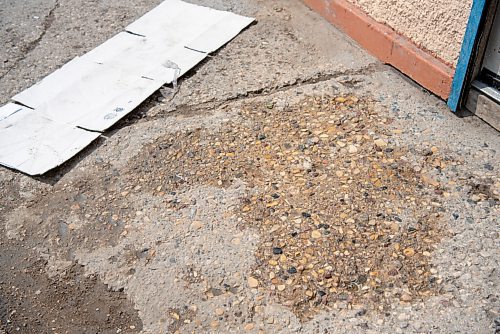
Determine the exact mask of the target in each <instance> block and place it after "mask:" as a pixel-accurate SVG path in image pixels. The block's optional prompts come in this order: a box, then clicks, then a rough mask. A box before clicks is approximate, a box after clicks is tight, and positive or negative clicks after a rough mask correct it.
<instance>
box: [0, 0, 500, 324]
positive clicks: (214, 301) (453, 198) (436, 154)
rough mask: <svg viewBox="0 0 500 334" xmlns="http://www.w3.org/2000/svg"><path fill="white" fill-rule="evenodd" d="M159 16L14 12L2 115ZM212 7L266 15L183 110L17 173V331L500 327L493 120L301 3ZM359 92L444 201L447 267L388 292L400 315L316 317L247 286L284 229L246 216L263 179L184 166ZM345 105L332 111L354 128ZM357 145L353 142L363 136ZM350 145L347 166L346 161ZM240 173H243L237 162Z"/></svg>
mask: <svg viewBox="0 0 500 334" xmlns="http://www.w3.org/2000/svg"><path fill="white" fill-rule="evenodd" d="M157 3H158V1H134V2H132V1H106V2H98V1H90V0H88V1H73V0H66V1H62V0H60V1H59V2H57V3H55V2H37V1H27V2H23V4H22V5H21V4H20V3H19V2H14V1H10V2H9V1H3V2H2V3H1V4H2V6H1V8H2V12H1V14H0V15H1V21H0V22H1V23H0V25H1V27H0V29H1V31H2V33H1V34H0V41H1V43H2V44H5V45H8V46H9V45H10V46H9V47H8V48H7V51H2V52H4V53H2V62H3V63H2V64H3V65H2V66H3V68H2V72H1V73H2V74H1V75H0V96H1V97H2V102H6V101H8V98H9V97H10V96H11V95H13V94H14V93H16V92H18V91H20V90H22V89H24V88H26V87H28V86H30V85H31V84H33V83H35V82H36V81H38V80H39V79H40V78H42V77H43V76H45V75H47V74H48V73H50V72H51V71H53V70H54V69H56V68H57V67H59V66H61V65H62V64H64V63H65V62H66V61H68V60H69V59H71V58H72V57H74V56H76V55H80V54H82V53H84V52H86V51H88V50H90V49H92V48H93V47H95V46H96V45H98V44H99V43H101V42H103V41H105V40H106V39H107V38H109V37H111V36H112V35H113V34H115V33H116V32H118V31H120V30H121V29H122V28H123V27H124V26H125V25H127V24H128V23H130V22H131V21H133V20H134V19H136V18H137V17H138V16H140V15H141V14H142V13H144V12H146V11H147V10H149V9H151V8H153V7H154V5H155V4H157ZM196 3H199V4H204V5H209V6H213V7H215V8H218V9H226V10H232V11H235V12H237V13H239V14H244V15H250V16H255V17H256V18H257V23H256V24H254V25H253V26H251V27H250V28H249V29H247V30H245V31H244V32H243V33H242V34H240V35H239V36H238V37H236V38H235V39H234V40H233V41H232V42H231V43H229V44H228V45H227V46H225V47H224V48H222V49H221V50H220V51H218V52H216V53H215V54H214V55H213V57H211V58H210V59H208V60H207V61H206V62H204V63H202V64H200V66H198V67H197V68H196V69H195V70H194V71H192V73H190V74H189V75H188V76H186V77H185V78H184V79H182V81H181V82H180V89H179V91H178V92H177V94H176V95H175V97H173V98H167V99H165V98H164V97H162V95H161V94H159V93H157V94H155V95H154V96H153V97H151V98H150V99H149V100H148V101H146V102H145V103H143V104H142V105H141V106H140V107H139V108H138V110H137V111H136V112H135V113H133V114H132V115H131V116H130V117H129V118H127V119H126V120H124V121H122V122H120V123H119V124H118V125H117V126H116V127H114V128H113V129H111V130H110V131H109V132H107V133H105V134H104V136H103V137H102V138H101V139H100V140H99V141H98V142H96V143H95V144H94V145H92V147H90V148H88V149H87V150H86V151H84V152H82V153H81V154H80V155H79V156H77V157H76V158H75V159H73V160H72V161H70V162H69V163H67V164H65V165H64V166H62V167H61V168H59V169H57V170H56V171H54V172H52V173H49V175H46V176H44V177H41V178H29V177H27V176H25V175H22V174H19V173H16V172H13V171H10V170H8V169H5V168H2V169H0V184H1V196H0V209H1V211H0V217H1V220H0V221H1V222H2V224H1V226H0V228H1V233H0V235H1V237H0V251H1V252H0V253H2V254H6V255H5V256H4V257H3V258H2V260H3V261H2V263H4V265H3V266H2V267H3V268H10V269H8V270H2V271H1V272H0V275H1V276H0V277H1V279H0V300H1V302H0V320H1V323H0V328H2V327H3V328H4V330H5V331H6V332H15V331H16V330H17V328H19V330H18V331H17V332H25V333H31V332H39V333H40V332H49V331H51V330H52V328H55V331H57V332H61V333H63V332H68V333H73V332H79V331H83V332H84V331H85V330H87V329H92V330H94V331H95V332H109V333H116V332H122V333H124V332H130V333H135V332H140V331H142V332H144V333H160V332H169V333H170V332H172V333H175V332H176V331H178V332H179V333H184V332H186V333H187V332H192V331H194V332H197V333H198V332H201V333H210V332H221V333H241V332H254V333H258V332H259V331H262V332H265V333H323V332H325V333H326V332H328V333H357V332H359V333H397V332H401V333H403V332H404V333H422V332H424V333H427V332H433V333H450V332H455V333H472V332H474V333H491V332H494V330H495V329H494V328H495V324H494V322H495V320H496V319H498V314H497V312H498V307H499V302H498V292H497V291H498V275H496V270H497V269H496V268H498V218H497V217H498V208H499V206H498V196H499V191H500V190H499V186H500V184H499V180H498V177H499V175H498V166H499V156H498V151H499V149H500V147H499V146H500V141H499V140H498V139H499V135H498V132H496V131H495V130H493V129H491V128H490V127H488V126H487V125H486V124H484V123H482V122H481V121H480V120H478V119H476V118H464V119H460V118H457V117H455V115H453V114H452V113H451V112H449V110H448V109H447V107H446V104H445V103H444V102H443V101H441V100H440V99H438V98H436V97H435V96H433V95H431V94H429V93H428V92H426V91H424V90H422V89H421V88H419V87H418V86H416V85H415V84H414V83H412V82H411V81H410V80H408V79H406V78H404V77H403V76H402V75H400V74H399V73H398V72H397V71H395V70H393V69H392V68H390V67H387V66H385V65H383V64H381V63H379V62H377V61H376V60H375V59H374V58H373V57H371V56H370V55H368V54H367V53H366V52H365V51H363V50H361V49H360V48H359V47H358V46H357V45H356V44H355V43H353V42H352V41H351V40H350V39H349V38H347V37H345V36H344V35H343V34H342V33H341V32H339V31H338V30H336V29H335V28H333V27H332V26H330V25H329V24H327V23H326V22H325V21H324V20H322V19H321V18H320V17H319V16H318V15H316V14H315V13H313V12H311V11H310V10H309V9H307V8H306V7H305V6H304V5H302V3H301V2H300V1H298V0H297V1H295V0H294V1H285V0H282V1H273V2H269V1H259V0H249V1H222V0H198V1H196ZM34 16H38V17H39V18H38V19H36V20H34V19H33V17H34ZM12 44H15V45H16V46H17V49H16V46H13V45H12ZM6 59H8V61H7V62H6V61H5V60H6ZM344 96H347V97H349V96H356V97H357V98H358V99H360V100H362V101H366V105H367V106H369V108H368V107H367V108H368V111H369V112H370V113H373V115H377V116H376V118H377V119H379V120H380V122H381V124H382V125H380V126H381V128H380V129H378V128H372V125H373V124H372V123H367V126H368V125H369V127H368V128H367V129H366V130H365V132H364V134H365V135H366V136H368V137H369V138H372V137H374V138H376V137H377V136H381V137H383V138H385V140H386V141H387V142H388V143H389V145H390V147H391V148H394V149H395V150H397V151H399V150H400V151H401V152H405V153H404V155H403V159H402V160H401V164H402V165H404V166H406V167H405V168H408V170H411V173H412V174H411V175H415V178H417V179H418V180H420V181H419V182H420V184H421V186H422V188H423V189H427V188H426V187H430V188H429V189H430V190H432V191H431V193H432V196H433V198H435V200H436V201H437V202H436V203H435V204H429V203H426V205H423V204H422V210H423V211H425V210H426V207H427V206H428V205H427V204H429V205H430V206H432V205H435V206H436V208H437V209H436V212H437V213H438V217H439V219H438V222H439V224H438V226H439V231H436V233H437V234H438V235H439V237H440V239H439V240H440V241H438V242H433V243H432V252H431V254H430V257H429V258H428V259H426V258H421V261H422V263H423V264H422V268H432V270H433V271H432V277H433V278H432V280H433V282H437V283H436V284H437V288H436V291H434V292H433V293H432V294H431V295H429V296H423V297H419V298H416V299H411V298H410V299H408V298H403V297H402V295H403V294H405V293H407V292H408V291H406V290H405V289H409V288H408V286H407V285H405V284H406V283H404V282H403V283H401V284H402V285H397V287H396V288H397V289H396V288H387V290H386V291H385V292H384V293H383V295H384V296H385V295H387V296H385V297H384V298H388V299H390V298H392V299H391V300H394V303H392V304H389V305H384V306H382V304H380V305H378V306H380V307H381V309H377V307H376V306H377V304H376V303H374V302H373V301H371V300H367V299H363V298H361V299H359V300H357V301H352V302H344V301H342V300H341V301H338V300H337V301H335V302H331V303H329V304H327V305H325V306H321V307H320V310H319V312H317V313H314V315H313V316H312V318H309V319H308V321H304V319H301V318H300V315H298V314H296V313H294V312H292V311H293V307H292V306H290V305H287V304H286V303H284V302H283V300H282V299H279V298H278V295H277V294H276V293H274V292H273V291H274V290H270V287H269V286H268V285H266V284H267V283H264V282H265V280H264V279H262V280H261V286H259V287H258V288H250V287H249V286H248V277H250V276H255V275H257V274H258V273H259V272H261V271H262V270H265V268H266V267H265V263H264V264H263V262H262V258H261V257H260V255H259V254H260V253H259V249H261V248H262V247H265V245H263V242H264V241H263V240H266V238H267V237H268V236H269V235H272V234H273V233H274V232H273V231H272V230H266V229H265V228H262V229H261V228H260V227H258V226H257V225H256V222H254V221H250V222H245V221H244V219H243V220H242V219H240V218H241V217H242V216H241V212H240V211H241V210H242V209H241V201H242V200H243V199H244V198H247V197H251V196H252V194H255V193H258V192H259V191H264V190H265V189H266V186H265V185H261V184H260V183H259V178H257V177H255V178H252V177H249V176H246V177H235V178H234V179H232V180H231V182H230V184H225V183H224V182H222V180H221V182H220V183H218V181H217V180H216V179H210V178H206V177H204V176H203V175H204V174H208V175H212V174H210V173H209V172H210V171H209V170H208V169H210V168H212V169H213V168H214V167H213V166H212V167H210V166H208V165H207V167H206V168H203V166H197V165H193V167H192V168H191V169H189V168H188V169H187V170H185V169H184V167H183V166H184V165H183V164H180V163H178V161H187V162H189V161H191V160H182V159H184V158H183V154H185V155H186V156H189V150H190V147H191V146H192V147H193V150H194V147H201V149H199V150H197V151H196V153H197V154H203V152H209V151H210V147H211V146H210V145H209V144H210V142H209V140H208V139H210V140H213V141H215V142H217V140H219V141H220V142H223V143H226V144H228V145H230V143H231V140H230V138H229V139H228V138H227V136H228V134H229V133H230V132H231V131H230V130H231V127H238V126H241V127H243V128H245V129H250V130H249V131H250V132H251V135H250V136H249V137H248V138H246V139H245V137H244V136H243V137H242V138H243V139H241V138H240V137H238V135H237V134H234V133H232V134H231V136H234V138H235V139H234V142H235V143H236V144H237V145H243V146H244V145H247V144H248V142H252V141H254V140H255V136H257V135H258V134H259V131H261V129H264V128H265V127H266V124H269V125H268V126H269V127H270V128H271V125H272V126H277V128H278V129H279V124H278V125H275V119H277V118H278V117H282V114H281V113H285V112H287V111H288V112H290V114H289V115H291V116H290V117H298V118H300V117H301V116H300V115H301V114H302V113H311V112H313V111H314V110H311V106H310V105H309V104H307V103H306V102H307V101H309V100H310V99H320V100H321V99H324V100H326V101H330V100H332V99H335V98H336V97H344ZM291 110H294V111H293V112H292V111H291ZM346 110H347V109H345V110H341V109H339V110H335V111H332V113H333V116H335V117H337V116H338V117H341V118H342V116H341V115H342V112H345V113H346V117H347V116H348V114H349V111H346ZM329 112H330V111H329ZM248 113H250V115H253V114H255V115H257V114H258V115H260V116H255V117H256V118H252V117H248ZM252 113H253V114H252ZM286 115H288V114H286ZM349 115H350V114H349ZM360 115H361V114H360ZM351 116H352V115H351ZM351 116H349V117H351ZM283 117H285V119H287V118H286V117H288V116H283ZM321 117H323V116H321ZM280 119H281V118H280ZM300 119H301V121H303V122H304V123H303V124H304V126H312V125H314V124H316V123H315V120H314V118H311V119H310V120H308V119H303V118H300ZM287 124H288V123H287ZM339 124H341V123H339ZM284 125H285V124H284ZM320 125H321V124H320ZM272 128H273V129H274V127H272ZM252 131H255V133H253V132H252ZM274 133H277V134H278V135H281V134H280V133H279V131H277V132H274ZM283 135H284V136H285V135H286V134H283ZM197 136H201V137H197ZM342 136H344V137H342ZM342 136H341V137H339V140H343V138H350V137H349V136H351V134H350V133H349V131H346V132H345V133H343V134H342ZM204 138H206V140H203V139H204ZM217 138H219V139H217ZM288 138H289V140H293V137H288ZM282 144H284V143H282ZM334 146H335V145H332V151H331V154H332V156H331V158H332V159H339V160H340V161H344V160H342V159H345V158H343V155H342V154H343V153H342V150H339V151H335V150H334V149H333V147H334ZM223 149H225V148H223ZM171 150H178V151H179V152H181V153H183V154H180V155H179V158H177V159H175V158H174V159H172V158H171V157H170V156H169V155H167V153H165V152H170V151H171ZM214 152H216V150H214ZM380 153H382V152H380ZM247 154H248V157H247V156H245V155H246V154H244V153H242V154H240V155H239V156H236V157H234V158H233V160H234V161H241V159H244V158H248V159H249V160H248V161H251V162H252V163H251V165H250V166H249V170H250V171H254V172H252V173H258V172H259V170H260V171H262V168H260V167H258V166H257V165H256V162H255V161H258V160H257V158H258V157H256V156H255V154H254V153H252V152H250V150H249V151H248V153H247ZM374 154H375V155H373V156H371V157H372V158H373V157H376V154H378V153H376V152H374ZM382 154H385V153H382ZM195 156H196V155H195ZM195 156H194V157H195ZM169 157H170V158H169ZM174 157H175V156H174ZM252 159H255V160H252ZM176 160H178V161H176ZM233 160H229V161H230V162H228V163H229V166H231V167H234V168H236V167H238V166H239V165H235V164H233V163H231V161H233ZM189 163H190V162H189ZM249 164H250V163H249ZM191 172H192V173H193V174H194V175H193V176H192V178H191V177H190V178H189V179H186V178H185V177H184V174H189V173H191ZM262 172H265V171H262ZM249 174H251V173H249ZM172 182H174V183H175V184H177V186H176V187H177V188H175V194H173V193H172V191H173V190H172ZM325 182H326V181H325ZM404 191H409V192H410V194H417V193H418V192H415V193H413V192H412V191H413V190H412V189H406V190H404ZM415 191H417V190H415ZM353 195H354V194H353ZM394 202H397V201H394ZM318 203H319V202H318ZM420 203H421V202H420ZM321 205H324V204H321ZM331 205H335V204H333V203H332V204H331ZM353 205H355V204H353ZM388 205H389V204H388ZM322 209H325V210H326V207H322V208H318V210H319V211H321V210H322ZM413 218H414V217H413ZM408 219H410V220H411V219H412V217H409V218H408ZM334 221H335V219H333V220H332V224H333V223H334ZM252 224H254V225H255V226H252ZM403 242H404V240H403ZM354 260H355V261H360V260H361V259H359V258H356V257H355V258H354ZM354 260H353V261H354ZM401 261H403V260H401ZM30 268H31V269H30ZM426 270H427V269H426ZM424 271H425V270H424ZM410 278H411V279H413V278H414V277H413V276H411V277H410ZM415 279H416V278H415ZM403 280H404V278H403ZM82 282H83V283H82ZM398 284H399V283H398ZM13 286H15V287H17V288H15V289H14V288H13ZM69 287H71V288H69ZM398 289H399V290H398ZM85 291H90V292H92V293H87V294H84V293H83V292H85ZM410 292H411V293H412V294H413V295H415V294H417V292H418V291H414V290H412V291H410ZM51 296H54V297H53V298H51ZM80 296H81V297H80ZM99 296H100V297H99ZM400 298H403V299H404V300H400ZM53 305H58V306H57V307H54V306H53ZM59 305H60V306H59ZM374 305H375V308H373V307H374ZM80 309H81V311H79V310H80ZM116 310H119V312H118V311H116ZM13 311H15V312H13ZM108 314H109V316H108ZM120 315H121V316H120ZM35 318H38V319H41V320H39V321H35V320H33V319H35ZM69 319H71V320H69Z"/></svg>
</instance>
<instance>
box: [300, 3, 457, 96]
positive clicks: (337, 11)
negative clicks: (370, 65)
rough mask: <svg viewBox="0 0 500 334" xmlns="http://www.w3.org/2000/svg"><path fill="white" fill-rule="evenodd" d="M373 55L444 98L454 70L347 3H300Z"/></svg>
mask: <svg viewBox="0 0 500 334" xmlns="http://www.w3.org/2000/svg"><path fill="white" fill-rule="evenodd" d="M303 1H304V3H305V4H306V5H307V6H308V7H309V8H311V9H312V10H314V11H316V12H318V13H319V14H321V15H322V16H323V17H324V18H325V19H327V20H328V21H329V22H330V23H332V24H333V25H335V26H336V27H338V28H339V29H340V30H342V31H343V32H345V33H346V34H347V35H349V36H350V37H351V38H352V39H354V40H355V41H356V42H358V43H359V44H360V45H361V46H362V47H363V48H365V49H366V50H367V51H368V52H370V53H371V54H372V55H374V56H375V57H377V58H378V59H380V60H381V61H383V62H384V63H387V64H390V65H392V66H394V67H396V68H397V69H398V70H400V71H401V72H403V73H404V74H406V75H407V76H409V77H410V78H411V79H413V80H415V81H416V82H417V83H419V84H420V85H422V86H423V87H425V88H426V89H428V90H429V91H431V92H432V93H434V94H436V95H438V96H439V97H441V98H443V99H445V100H446V99H447V98H448V97H449V95H450V91H451V85H452V81H453V76H454V73H455V70H454V69H453V68H451V67H450V66H448V65H447V64H446V63H444V62H443V61H442V60H440V59H438V58H436V57H435V56H433V55H431V54H430V53H428V52H426V51H424V50H422V49H421V48H419V47H418V46H417V45H415V44H414V43H413V42H411V41H410V40H408V39H407V38H405V37H403V36H401V35H400V34H398V33H396V32H395V31H394V30H393V29H391V28H389V27H388V26H386V25H384V24H382V23H379V22H377V21H375V20H374V19H372V18H371V17H369V16H368V15H367V14H366V13H365V12H364V11H362V10H361V9H360V8H358V7H356V6H355V5H353V4H351V3H349V2H347V1H346V0H303Z"/></svg>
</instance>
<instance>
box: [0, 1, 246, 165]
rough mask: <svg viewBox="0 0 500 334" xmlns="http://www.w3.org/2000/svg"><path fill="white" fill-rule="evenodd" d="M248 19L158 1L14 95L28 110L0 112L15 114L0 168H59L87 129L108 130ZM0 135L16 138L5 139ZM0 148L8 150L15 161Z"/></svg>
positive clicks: (84, 139) (84, 142) (85, 140)
mask: <svg viewBox="0 0 500 334" xmlns="http://www.w3.org/2000/svg"><path fill="white" fill-rule="evenodd" d="M252 21H253V19H252V18H247V17H243V16H239V15H236V14H232V13H229V12H224V11H218V10H214V9H211V8H207V7H202V6H197V5H192V4H188V3H185V2H183V1H180V0H165V1H164V2H162V3H161V4H160V5H159V6H158V7H156V8H155V9H153V10H151V11H150V12H148V13H146V14H145V15H144V16H143V17H141V18H139V19H138V20H137V21H135V22H134V23H132V24H130V25H129V26H128V27H127V28H126V31H124V32H121V33H119V34H117V35H115V36H114V37H112V38H110V39H109V40H108V41H106V42H105V43H103V44H101V45H100V46H98V47H97V48H95V49H94V50H92V51H90V52H88V53H87V54H85V55H83V56H81V57H76V58H74V59H73V60H72V61H70V62H69V63H67V64H66V65H64V66H63V67H61V68H60V69H59V70H57V71H55V72H53V73H52V74H50V75H49V76H47V77H46V78H44V79H43V80H41V81H40V82H39V83H37V84H35V85H33V86H32V87H30V88H28V89H26V90H25V91H23V92H21V93H19V94H17V95H15V96H14V97H13V98H12V100H13V101H16V102H18V103H19V104H20V105H24V106H27V107H29V108H25V107H20V108H21V109H20V110H17V109H16V108H18V107H19V106H20V105H17V104H10V105H7V106H4V107H3V108H2V111H1V113H0V116H1V115H2V114H8V113H9V112H12V110H13V109H16V110H17V111H15V114H17V113H19V114H18V115H17V116H14V115H12V117H11V116H10V115H9V117H6V118H5V119H4V121H5V122H4V121H2V123H3V124H4V125H5V124H8V125H9V126H8V127H6V126H4V127H1V128H0V131H1V132H2V133H0V138H5V140H6V141H5V142H1V144H0V145H2V146H1V147H0V164H3V165H6V166H9V167H12V168H15V169H18V170H21V171H23V172H25V173H28V174H32V175H35V174H41V173H44V172H46V171H47V170H49V169H51V168H54V167H56V166H58V165H60V164H61V163H62V162H64V161H65V160H62V159H66V160H67V159H69V158H71V156H72V155H74V154H76V153H77V152H78V151H79V150H81V149H83V148H84V147H85V145H88V144H89V143H90V142H91V141H92V140H94V139H95V138H96V137H97V136H98V134H96V133H95V132H103V131H105V130H107V129H108V128H110V127H111V126H112V125H113V124H115V123H116V122H117V121H118V120H120V119H121V118H123V117H124V116H126V115H127V114H128V113H130V112H131V111H132V110H134V109H135V108H136V107H137V106H138V105H139V104H140V103H142V102H143V101H144V100H146V99H147V98H148V97H149V96H150V95H152V94H153V93H154V92H155V91H156V90H158V89H159V88H161V86H163V85H164V84H169V83H172V82H173V81H175V80H177V78H178V77H180V76H182V75H183V74H185V73H186V72H188V71H189V70H190V69H192V68H193V67H194V66H196V64H198V63H199V62H201V61H202V60H203V59H204V58H205V57H207V55H208V53H210V52H213V51H215V50H216V49H218V48H220V47H221V46H222V45H224V44H225V43H227V42H228V41H230V40H231V39H232V38H234V37H235V36H236V35H237V34H238V33H239V32H240V31H241V30H243V29H244V28H245V27H247V26H248V25H249V24H250V23H251V22H252ZM16 106H17V107H16ZM21 116H22V117H21ZM19 117H21V118H19ZM1 120H2V117H0V121H1ZM7 120H8V122H10V123H6V122H7ZM58 127H60V130H57V128H58ZM86 130H88V131H86ZM82 132H84V133H88V132H90V134H89V135H86V136H85V135H82ZM5 133H9V136H13V138H14V137H17V138H18V139H19V140H16V141H12V140H10V141H9V140H8V139H7V137H6V135H5ZM43 136H47V140H45V139H42V137H43ZM58 136H59V137H60V138H59V144H58V143H57V142H58V140H57V137H58ZM21 139H22V140H21ZM35 139H36V140H35ZM37 141H38V142H37ZM4 143H9V144H8V145H12V146H15V147H16V150H17V151H19V154H18V156H17V157H16V156H15V155H13V152H14V151H13V150H12V149H11V148H10V147H9V146H8V145H7V144H5V145H4ZM60 143H64V145H63V146H61V144H60ZM66 144H68V145H69V146H66ZM52 145H54V146H53V147H52ZM82 145H83V146H82ZM29 152H32V154H29ZM33 152H35V153H34V154H33ZM23 159H24V160H23ZM34 160H38V162H36V161H34Z"/></svg>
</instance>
